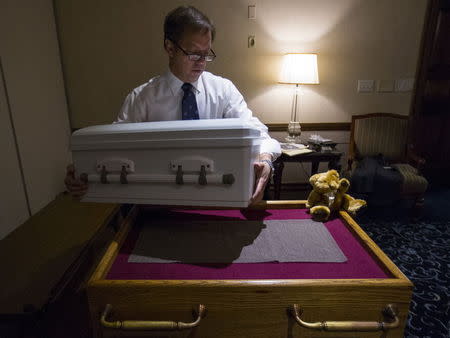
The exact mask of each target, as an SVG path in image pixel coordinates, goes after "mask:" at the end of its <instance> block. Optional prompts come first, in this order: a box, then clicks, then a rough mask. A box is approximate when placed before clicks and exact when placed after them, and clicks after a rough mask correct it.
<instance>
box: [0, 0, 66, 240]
mask: <svg viewBox="0 0 450 338" xmlns="http://www.w3.org/2000/svg"><path fill="white" fill-rule="evenodd" d="M0 51H1V63H2V69H3V78H2V80H3V81H2V88H1V91H0V101H1V102H0V112H1V122H2V125H1V132H2V137H1V138H0V142H1V144H0V149H1V150H2V161H1V163H2V165H1V166H2V169H1V173H2V175H1V177H2V181H3V183H2V189H3V188H4V187H5V186H6V187H7V189H6V190H2V194H1V195H2V196H1V200H0V204H1V205H2V207H1V210H0V211H1V212H2V213H3V212H4V211H9V212H11V213H13V212H17V215H16V216H15V217H13V215H9V216H8V218H3V216H2V217H0V221H1V222H0V238H1V237H2V236H3V235H6V233H7V232H9V231H10V230H12V229H13V228H15V227H17V226H18V225H20V223H21V222H22V221H23V220H24V219H26V218H27V217H28V216H30V214H29V213H28V212H27V208H28V207H27V205H28V206H29V210H30V213H31V214H34V213H36V212H37V211H39V210H40V209H41V208H42V207H43V206H45V205H46V204H47V203H49V202H50V201H51V200H53V199H54V198H55V196H56V195H57V194H59V193H61V192H62V191H64V183H63V181H64V176H65V167H66V165H67V164H68V163H69V162H70V161H71V156H70V151H69V137H70V127H69V119H68V112H67V104H66V99H65V93H64V81H63V77H62V69H61V62H60V56H59V48H58V41H57V34H56V26H55V20H54V11H53V3H52V1H51V0H2V1H1V8H0ZM6 102H7V103H9V104H6ZM3 133H5V134H3ZM14 136H15V139H16V140H17V143H15V142H14ZM19 158H20V163H19V162H18V159H19ZM5 163H6V164H7V165H5ZM6 166H9V169H8V168H5V167H6ZM7 169H8V170H7ZM20 170H22V173H23V175H20ZM14 185H15V187H14ZM8 189H14V191H9V190H8ZM26 200H28V203H26Z"/></svg>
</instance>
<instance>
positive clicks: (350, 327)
mask: <svg viewBox="0 0 450 338" xmlns="http://www.w3.org/2000/svg"><path fill="white" fill-rule="evenodd" d="M302 312H303V310H302V309H301V308H300V307H299V306H298V305H297V304H294V305H293V306H292V308H291V313H292V315H293V316H294V318H295V320H296V321H297V323H299V324H300V326H303V327H306V328H308V329H313V330H322V331H359V332H368V331H387V330H390V329H395V328H397V327H398V326H399V324H400V320H399V319H398V317H397V310H396V308H395V306H394V305H392V304H389V305H387V306H386V307H385V308H384V309H383V311H382V312H383V315H384V317H385V319H387V320H388V321H383V322H375V321H373V322H361V321H322V322H313V323H308V322H305V321H303V320H302V319H301V318H300V315H301V314H302Z"/></svg>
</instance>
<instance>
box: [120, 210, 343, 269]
mask: <svg viewBox="0 0 450 338" xmlns="http://www.w3.org/2000/svg"><path fill="white" fill-rule="evenodd" d="M346 260H347V258H346V257H345V255H344V254H343V252H342V251H341V249H340V248H339V247H338V245H337V244H336V242H335V241H334V239H333V237H332V236H331V234H330V233H329V232H328V230H327V228H326V227H325V225H324V224H323V223H320V222H315V221H313V220H309V219H307V220H305V219H301V220H297V219H293V220H272V221H264V222H262V221H208V222H206V221H192V222H170V223H168V222H165V223H164V222H147V224H144V225H143V228H142V230H141V232H140V234H139V238H138V240H137V241H136V245H135V247H134V249H133V252H132V253H131V255H130V257H129V259H128V262H131V263H175V262H178V263H191V264H208V263H262V262H332V263H340V262H345V261H346Z"/></svg>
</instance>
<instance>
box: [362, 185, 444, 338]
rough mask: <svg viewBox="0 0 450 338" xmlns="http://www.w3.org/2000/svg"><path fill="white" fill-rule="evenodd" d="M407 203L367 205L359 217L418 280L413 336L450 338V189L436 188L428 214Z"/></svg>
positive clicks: (427, 200)
mask: <svg viewBox="0 0 450 338" xmlns="http://www.w3.org/2000/svg"><path fill="white" fill-rule="evenodd" d="M409 210H410V209H409V208H408V204H407V203H403V204H402V203H399V204H398V205H396V206H394V207H390V208H378V209H377V208H367V209H366V210H364V211H363V212H361V213H360V214H359V215H357V217H356V221H357V222H358V223H359V224H360V225H361V227H362V228H363V229H364V230H365V231H366V232H367V234H368V235H369V236H370V237H371V238H372V239H373V240H374V241H375V242H376V243H377V244H378V246H380V248H381V249H382V250H383V251H384V252H385V253H386V254H387V255H388V256H389V257H390V258H391V259H392V260H393V261H394V263H395V264H396V265H397V266H398V267H399V268H400V270H401V271H402V272H403V273H404V274H405V275H406V276H407V277H408V278H409V279H410V280H411V281H412V282H413V283H414V293H413V297H412V302H411V306H410V314H409V317H408V322H407V324H406V330H405V337H407V338H416V337H417V338H428V337H429V338H440V337H442V338H444V337H447V338H448V337H450V189H449V188H433V187H431V188H430V189H429V191H428V192H427V194H426V198H425V207H424V212H423V216H422V217H421V218H420V219H419V220H418V221H412V220H411V217H410V215H409Z"/></svg>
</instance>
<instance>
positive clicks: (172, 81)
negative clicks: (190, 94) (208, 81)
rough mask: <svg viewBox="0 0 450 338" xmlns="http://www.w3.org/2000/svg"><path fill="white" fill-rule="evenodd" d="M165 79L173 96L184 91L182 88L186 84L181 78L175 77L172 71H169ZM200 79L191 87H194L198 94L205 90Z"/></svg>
mask: <svg viewBox="0 0 450 338" xmlns="http://www.w3.org/2000/svg"><path fill="white" fill-rule="evenodd" d="M202 75H203V74H202ZM202 75H200V78H201V77H202ZM165 77H166V79H167V83H168V85H169V88H170V90H171V91H172V95H178V94H179V92H180V91H182V89H181V86H182V85H183V83H184V82H183V81H181V80H180V79H179V78H177V77H176V76H175V75H173V73H172V72H171V71H170V70H168V71H167V73H166V74H165ZM200 78H199V79H198V80H197V81H195V82H191V85H192V87H194V90H195V92H196V93H200V91H201V89H202V88H203V86H202V82H201V81H200Z"/></svg>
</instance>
